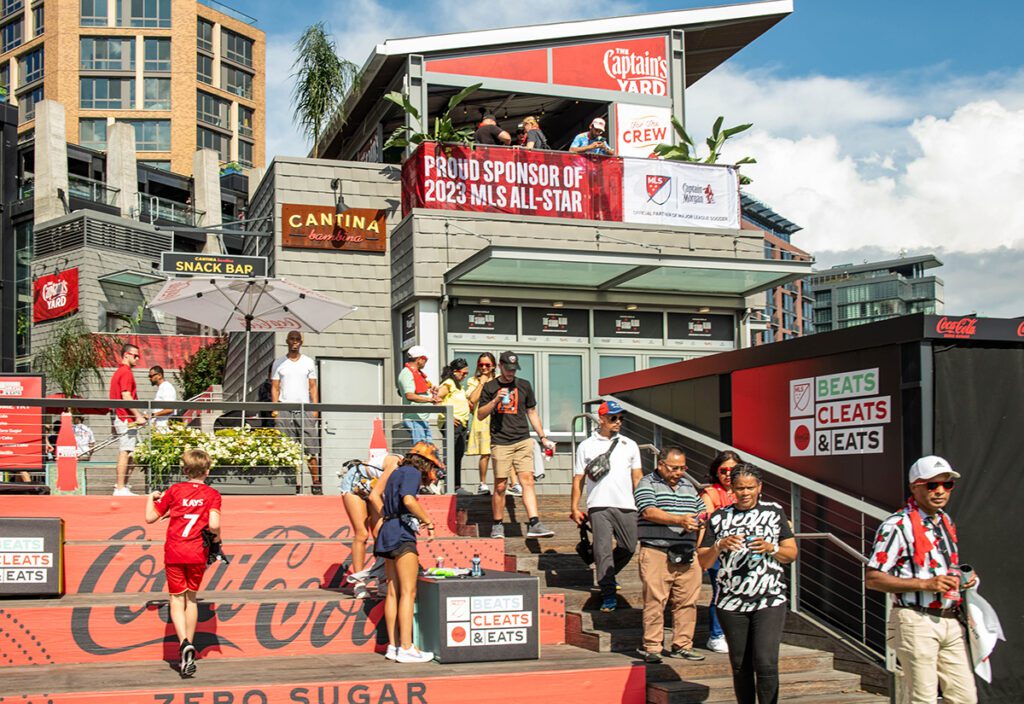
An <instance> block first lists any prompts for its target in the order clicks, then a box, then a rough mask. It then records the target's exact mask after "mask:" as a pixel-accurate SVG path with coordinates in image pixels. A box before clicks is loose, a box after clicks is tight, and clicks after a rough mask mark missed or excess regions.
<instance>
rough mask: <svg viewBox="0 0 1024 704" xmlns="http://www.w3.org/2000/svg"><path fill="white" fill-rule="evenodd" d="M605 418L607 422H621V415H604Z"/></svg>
mask: <svg viewBox="0 0 1024 704" xmlns="http://www.w3.org/2000/svg"><path fill="white" fill-rule="evenodd" d="M605 418H607V419H608V422H609V423H621V422H622V416H605Z"/></svg>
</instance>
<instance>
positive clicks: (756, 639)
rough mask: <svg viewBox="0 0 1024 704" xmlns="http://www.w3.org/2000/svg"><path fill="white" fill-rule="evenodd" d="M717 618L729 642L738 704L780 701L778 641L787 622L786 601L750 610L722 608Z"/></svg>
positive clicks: (780, 639)
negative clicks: (740, 610) (768, 607)
mask: <svg viewBox="0 0 1024 704" xmlns="http://www.w3.org/2000/svg"><path fill="white" fill-rule="evenodd" d="M718 620H719V622H720V623H721V624H722V630H723V631H725V640H726V642H727V643H728V644H729V663H730V664H731V665H732V687H733V690H734V691H735V692H736V702H737V704H778V701H779V643H780V642H781V641H782V627H783V626H784V625H785V623H786V607H785V605H783V606H773V607H772V608H770V609H759V610H757V611H752V612H750V613H737V612H735V611H723V610H722V609H719V610H718ZM755 674H756V675H757V684H756V685H755V684H754V675H755Z"/></svg>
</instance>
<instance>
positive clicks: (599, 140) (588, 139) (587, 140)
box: [569, 117, 615, 156]
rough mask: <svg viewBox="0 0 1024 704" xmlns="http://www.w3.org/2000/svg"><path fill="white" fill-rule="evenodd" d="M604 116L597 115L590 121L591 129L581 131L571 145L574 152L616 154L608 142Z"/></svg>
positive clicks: (602, 154) (570, 147)
mask: <svg viewBox="0 0 1024 704" xmlns="http://www.w3.org/2000/svg"><path fill="white" fill-rule="evenodd" d="M605 127H606V125H605V121H604V118H601V117H595V118H594V119H593V120H591V121H590V129H589V130H587V131H586V132H580V133H579V134H578V135H576V137H575V139H573V140H572V144H570V145H569V151H570V152H572V153H573V154H593V155H598V156H615V150H614V149H612V145H610V144H608V140H607V138H606V137H605Z"/></svg>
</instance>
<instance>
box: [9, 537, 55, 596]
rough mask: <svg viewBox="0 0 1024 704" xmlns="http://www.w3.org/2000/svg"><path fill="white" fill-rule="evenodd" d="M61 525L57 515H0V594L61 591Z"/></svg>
mask: <svg viewBox="0 0 1024 704" xmlns="http://www.w3.org/2000/svg"><path fill="white" fill-rule="evenodd" d="M63 526H64V524H63V521H61V519H59V518H0V594H2V595H21V596H60V595H61V594H63V593H64V589H63V586H64V584H63V583H64V580H63V579H62V574H61V547H62V544H63V539H64V527H63Z"/></svg>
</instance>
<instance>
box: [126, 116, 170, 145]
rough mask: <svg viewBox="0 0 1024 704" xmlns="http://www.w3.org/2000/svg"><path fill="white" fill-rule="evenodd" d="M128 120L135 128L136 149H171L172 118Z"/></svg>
mask: <svg viewBox="0 0 1024 704" xmlns="http://www.w3.org/2000/svg"><path fill="white" fill-rule="evenodd" d="M126 122H128V123H129V124H131V125H132V126H133V127H134V128H135V150H136V151H139V152H169V151H171V121H170V120H126Z"/></svg>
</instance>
